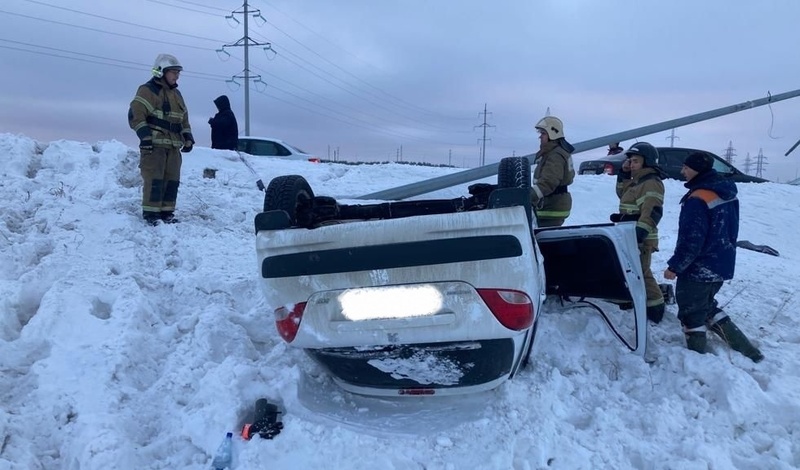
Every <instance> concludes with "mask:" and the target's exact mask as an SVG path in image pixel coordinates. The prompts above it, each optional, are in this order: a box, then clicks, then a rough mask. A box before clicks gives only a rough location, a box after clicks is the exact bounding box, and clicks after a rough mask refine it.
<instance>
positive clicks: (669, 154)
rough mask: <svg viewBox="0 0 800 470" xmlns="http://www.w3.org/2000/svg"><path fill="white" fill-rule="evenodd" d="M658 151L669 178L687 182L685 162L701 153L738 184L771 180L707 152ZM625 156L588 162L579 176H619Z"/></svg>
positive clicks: (662, 166)
mask: <svg viewBox="0 0 800 470" xmlns="http://www.w3.org/2000/svg"><path fill="white" fill-rule="evenodd" d="M656 149H658V166H660V167H661V169H662V170H664V172H665V173H666V174H667V177H668V178H672V179H676V180H685V179H686V178H684V177H683V175H681V168H682V167H683V162H684V160H686V157H688V156H689V154H690V153H694V152H700V153H705V154H707V155H710V156H711V158H713V159H714V169H715V170H717V173H719V174H720V175H723V176H725V177H728V178H730V179H731V180H733V181H734V182H736V183H765V182H767V181H769V180H766V179H764V178H759V177H757V176H751V175H748V174H746V173H743V172H741V171H739V170H738V169H737V168H736V167H735V166H733V165H731V164H730V163H728V162H726V161H725V160H723V159H722V158H720V157H718V156H717V155H714V154H713V153H711V152H707V151H705V150H697V149H689V148H680V147H656ZM625 158H626V157H625V154H624V153H620V154H618V155H609V156H607V157H602V158H597V159H594V160H587V161H585V162H582V163H581V164H580V167H579V168H578V174H581V175H602V174H607V175H617V174H619V172H620V169H621V168H622V162H624V161H625Z"/></svg>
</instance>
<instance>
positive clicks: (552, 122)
mask: <svg viewBox="0 0 800 470" xmlns="http://www.w3.org/2000/svg"><path fill="white" fill-rule="evenodd" d="M536 130H540V131H545V132H547V137H548V138H549V139H550V140H556V139H560V138H561V137H564V124H563V123H562V122H561V119H559V118H557V117H555V116H545V117H543V118H542V119H540V120H539V122H537V123H536Z"/></svg>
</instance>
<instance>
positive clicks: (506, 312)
mask: <svg viewBox="0 0 800 470" xmlns="http://www.w3.org/2000/svg"><path fill="white" fill-rule="evenodd" d="M478 294H480V296H481V298H482V299H483V301H484V302H486V305H487V306H488V307H489V310H491V311H492V314H493V315H494V316H495V318H497V320H498V321H499V322H500V323H501V324H502V325H503V326H505V327H506V328H508V329H511V330H524V329H525V328H528V327H529V326H531V325H532V324H533V302H531V298H530V297H528V295H527V294H525V293H524V292H520V291H516V290H502V289H478Z"/></svg>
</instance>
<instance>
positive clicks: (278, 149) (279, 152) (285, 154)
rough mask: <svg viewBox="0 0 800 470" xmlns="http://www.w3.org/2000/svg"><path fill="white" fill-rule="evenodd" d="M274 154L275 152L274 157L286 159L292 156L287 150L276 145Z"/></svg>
mask: <svg viewBox="0 0 800 470" xmlns="http://www.w3.org/2000/svg"><path fill="white" fill-rule="evenodd" d="M275 152H276V153H275V155H277V156H279V157H288V156H289V155H291V154H292V152H290V151H289V149H287V148H286V147H284V146H283V145H281V144H278V143H276V144H275Z"/></svg>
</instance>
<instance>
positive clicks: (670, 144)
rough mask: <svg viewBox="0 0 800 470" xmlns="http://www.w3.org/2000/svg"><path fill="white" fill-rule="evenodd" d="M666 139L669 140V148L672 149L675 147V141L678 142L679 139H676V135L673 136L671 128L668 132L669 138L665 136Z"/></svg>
mask: <svg viewBox="0 0 800 470" xmlns="http://www.w3.org/2000/svg"><path fill="white" fill-rule="evenodd" d="M666 139H667V140H669V146H670V147H674V146H675V139H678V140H680V139H681V138H680V137H678V136H677V135H675V128H673V129H672V132H670V134H669V136H667V137H666Z"/></svg>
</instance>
